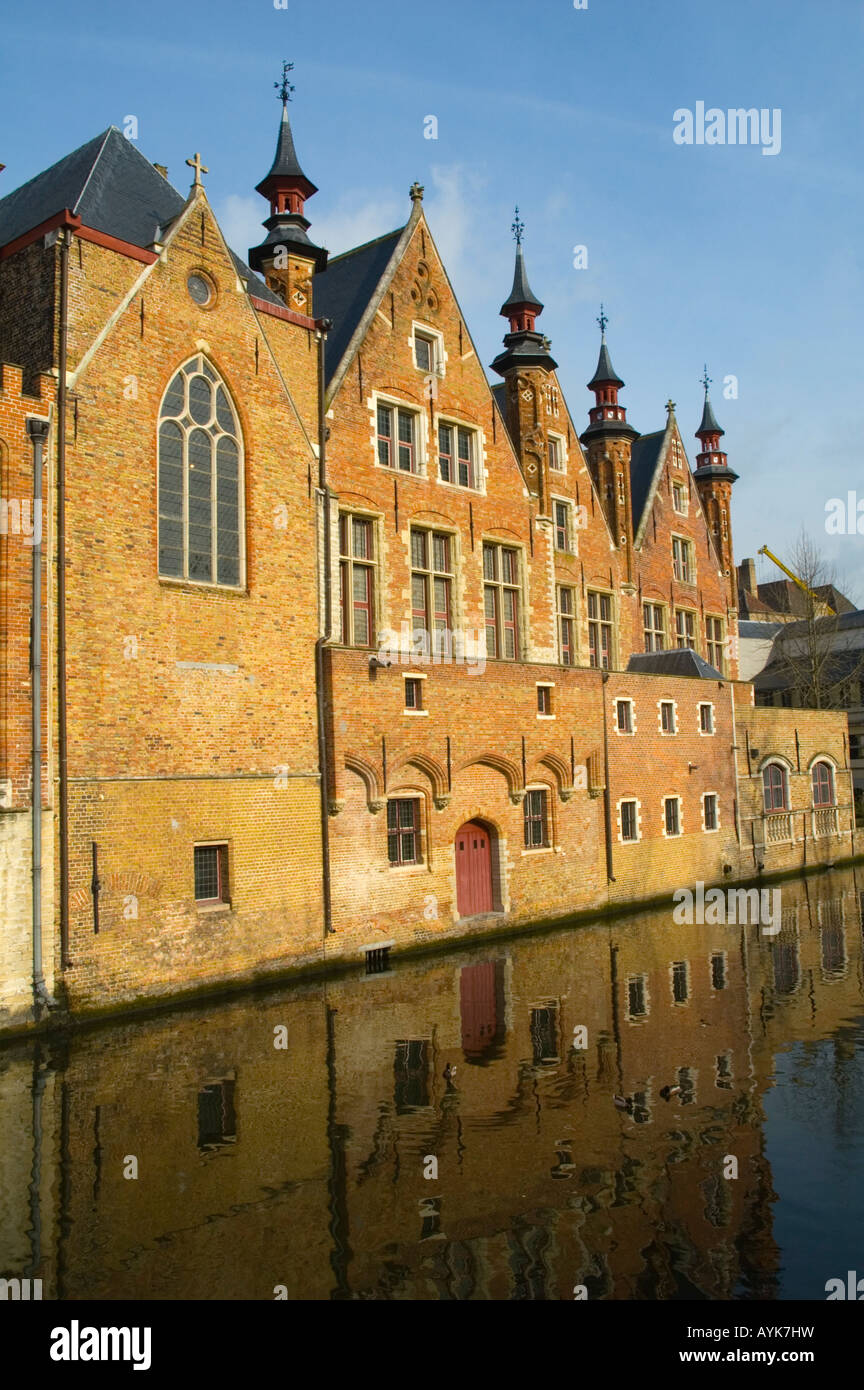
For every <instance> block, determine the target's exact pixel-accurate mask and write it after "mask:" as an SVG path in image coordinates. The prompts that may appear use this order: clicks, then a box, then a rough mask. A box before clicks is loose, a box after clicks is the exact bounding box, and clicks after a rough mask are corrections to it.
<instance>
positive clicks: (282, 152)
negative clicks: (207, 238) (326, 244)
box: [249, 63, 328, 315]
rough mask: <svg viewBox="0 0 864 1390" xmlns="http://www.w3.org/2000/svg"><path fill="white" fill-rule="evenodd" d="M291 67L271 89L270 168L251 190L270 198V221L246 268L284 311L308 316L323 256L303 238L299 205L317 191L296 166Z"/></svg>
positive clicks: (285, 66)
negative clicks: (274, 97)
mask: <svg viewBox="0 0 864 1390" xmlns="http://www.w3.org/2000/svg"><path fill="white" fill-rule="evenodd" d="M293 66H294V64H293V63H283V64H282V80H281V82H274V84H273V85H274V87H276V89H277V92H278V95H279V98H280V100H281V102H282V120H281V122H280V124H279V135H278V138H277V141H276V154H275V156H274V158H273V163H272V165H271V167H270V170H269V172H268V173H267V174H266V175H265V177H264V178H263V179H262V180H261V182H260V183H259V184H257V186H256V191H257V192H258V193H260V194H261V196H262V197H263V198H267V199H269V202H270V216H269V217H268V218H267V219H266V220H265V222H264V226H265V227H266V228H267V236H266V238H265V239H264V241H262V242H261V244H260V246H253V247H252V249H251V250H250V252H249V264H250V265H251V267H252V269H253V270H259V271H261V272H262V274H263V275H264V277H265V279H266V281H267V284H268V285H269V286H270V288H271V289H272V290H273V291H275V293H276V294H278V295H279V296H280V298H281V299H284V301H285V303H286V304H287V306H288V308H289V309H295V310H297V311H298V312H299V313H303V314H310V315H311V313H312V284H311V281H312V275H313V274H314V272H315V271H317V270H323V269H324V267H325V266H326V264H327V254H328V253H327V252H326V251H325V250H324V248H323V247H321V246H316V245H315V244H314V243H313V242H311V241H310V240H309V237H308V236H307V235H306V232H307V229H308V227H309V220H308V218H307V217H305V216H304V212H303V207H304V203H305V202H306V199H307V198H311V197H312V195H313V193H317V192H318V190H317V188H316V187H315V184H314V183H313V182H312V181H311V179H308V178H307V177H306V175H305V174H304V172H303V170H302V169H301V167H300V161H299V160H298V158H297V152H296V150H295V148H294V136H293V134H292V131H291V122H290V121H289V119H288V102H289V101H290V100H291V93H292V92H293V90H294V88H293V86H292V84H291V83H290V82H289V81H288V73H289V72H290V71H291V69H292V68H293Z"/></svg>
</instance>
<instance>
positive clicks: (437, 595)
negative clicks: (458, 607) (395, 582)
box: [411, 526, 453, 656]
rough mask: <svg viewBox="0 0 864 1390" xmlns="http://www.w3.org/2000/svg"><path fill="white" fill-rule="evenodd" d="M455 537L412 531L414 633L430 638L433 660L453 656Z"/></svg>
mask: <svg viewBox="0 0 864 1390" xmlns="http://www.w3.org/2000/svg"><path fill="white" fill-rule="evenodd" d="M452 550H453V537H452V536H449V535H448V534H447V533H446V531H427V530H426V529H425V528H424V527H419V526H412V527H411V630H412V632H414V633H418V632H423V633H425V634H426V639H425V645H426V650H427V651H428V652H429V653H430V654H432V655H433V656H441V655H446V654H449V652H450V633H451V629H452V613H451V605H452V589H453V560H452Z"/></svg>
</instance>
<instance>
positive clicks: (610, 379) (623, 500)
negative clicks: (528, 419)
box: [581, 304, 639, 583]
mask: <svg viewBox="0 0 864 1390" xmlns="http://www.w3.org/2000/svg"><path fill="white" fill-rule="evenodd" d="M597 322H598V324H599V325H600V356H599V357H598V359H597V370H596V371H595V373H594V375H593V376H592V378H591V380H590V381H589V382H588V390H589V391H593V392H594V405H593V406H592V407H591V409H590V411H589V412H588V418H589V420H590V422H591V423H590V424H589V426H588V428H587V430H585V432H584V434H583V435H582V436H581V439H582V443H583V444H584V445H585V450H586V453H587V455H588V468H589V470H590V472H591V476H592V478H593V479H594V485H595V487H596V489H597V492H598V494H599V496H600V501H601V503H602V505H603V510H604V512H605V515H606V520H607V522H608V524H609V530H610V531H611V533H612V539H613V541H614V542H615V544H616V545H617V546H618V547H619V549H621V550H623V551H624V552H625V553H626V557H627V578H626V580H625V583H632V580H633V555H632V550H633V508H632V500H631V496H630V452H631V448H632V445H633V440H634V439H638V438H639V431H638V430H634V428H633V426H632V425H628V423H627V412H626V410H625V409H624V407H623V406H622V405H619V403H618V392H619V390H620V389H621V387H622V386H623V385H624V382H623V381H622V380H621V378H620V376H618V374H617V373H616V371H615V368H614V367H613V366H612V359H611V357H610V356H609V348H608V345H607V343H606V325H607V323H608V322H609V320H608V319H607V317H606V314H605V312H604V309H603V305H602V304H601V305H600V316H599V318H598V319H597Z"/></svg>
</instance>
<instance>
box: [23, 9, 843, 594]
mask: <svg viewBox="0 0 864 1390" xmlns="http://www.w3.org/2000/svg"><path fill="white" fill-rule="evenodd" d="M862 49H864V7H862V6H861V5H860V4H859V3H857V2H856V0H819V3H818V4H817V3H812V2H811V3H809V4H808V3H804V0H796V3H794V4H790V3H788V0H758V3H754V0H725V3H724V4H722V5H710V4H706V3H700V2H699V0H690V3H688V4H681V3H680V2H678V3H676V2H675V0H651V2H650V3H649V0H587V8H586V9H580V10H576V9H574V6H573V0H496V3H491V0H488V2H487V0H484V3H478V0H438V3H436V4H435V5H422V6H421V5H410V4H407V3H405V0H371V3H367V4H365V5H359V4H357V3H350V0H330V2H329V3H324V4H317V5H308V4H298V3H296V0H288V7H287V8H286V9H276V8H275V6H274V4H273V0H208V2H207V3H204V0H197V3H195V4H191V3H189V0H175V2H174V3H172V4H169V3H166V0H151V3H149V4H148V5H147V6H146V8H141V7H140V6H128V5H118V4H114V3H112V4H93V3H88V0H81V3H79V4H77V5H75V6H70V5H68V4H60V3H58V0H42V3H40V4H39V5H38V6H37V7H30V8H25V7H19V8H18V9H17V10H16V11H9V10H7V13H6V16H5V17H4V22H3V52H2V56H0V78H2V82H0V128H2V131H3V140H2V147H0V160H2V161H5V163H6V165H7V168H6V170H5V172H4V173H3V174H2V175H0V192H2V193H6V192H10V191H11V190H12V189H13V188H15V187H17V186H18V185H19V184H20V183H23V182H24V181H26V179H28V178H30V177H32V176H33V175H34V174H36V173H38V172H39V171H40V170H41V169H43V168H45V167H47V166H48V165H49V164H51V163H53V162H54V161H55V160H57V159H58V158H60V157H61V156H62V155H63V154H65V153H67V152H68V151H69V150H71V149H74V148H75V147H76V146H77V145H79V144H82V143H83V142H84V141H85V140H87V139H89V138H91V137H92V136H93V135H95V134H97V133H98V132H99V131H100V130H102V129H104V128H105V127H106V126H108V125H110V124H112V123H113V124H115V125H117V126H119V127H120V128H121V129H122V128H123V124H124V120H125V118H126V117H127V116H129V115H134V116H136V117H137V120H138V140H137V144H138V147H139V149H140V150H141V151H142V152H143V153H144V154H145V155H146V156H147V157H148V158H149V159H151V160H155V161H158V162H159V163H162V164H166V165H167V166H168V170H169V178H170V179H171V181H172V182H173V183H174V184H175V186H176V187H178V188H179V189H180V190H181V191H183V192H185V191H186V188H187V186H188V183H189V181H190V171H189V170H187V168H186V166H185V163H184V160H185V158H186V157H187V155H190V154H192V153H193V152H194V151H195V150H200V151H201V153H202V156H203V158H204V162H205V164H207V165H208V166H209V169H210V173H209V175H207V177H206V179H205V183H206V186H207V189H208V194H209V197H210V199H211V202H212V204H213V206H214V208H215V210H216V213H217V216H219V218H220V220H221V221H222V224H223V226H224V228H225V230H226V233H227V235H228V238H229V241H231V242H232V244H233V245H234V247H235V249H236V250H238V251H239V252H240V253H241V254H244V255H245V253H246V250H247V249H248V246H249V245H251V244H253V242H254V241H257V240H258V239H259V238H260V236H261V235H263V233H261V231H260V225H259V224H260V219H261V218H262V217H263V216H265V215H266V212H267V208H266V206H265V204H264V202H263V200H262V199H260V198H259V197H258V195H257V194H256V193H255V192H254V186H255V184H256V183H257V182H258V180H259V179H260V178H261V177H262V176H263V175H264V173H266V171H267V168H268V167H269V164H270V160H271V158H272V153H273V146H274V142H275V136H276V127H277V123H278V117H279V105H278V102H277V100H276V95H275V92H274V90H273V85H272V84H273V81H274V79H275V78H276V77H277V76H278V75H279V68H280V63H281V60H282V58H283V57H284V58H287V59H288V60H289V61H293V62H294V63H295V69H294V73H293V74H292V76H293V79H294V82H295V86H296V92H295V96H294V100H293V102H292V105H291V117H292V123H293V126H294V132H295V138H296V143H297V149H298V153H299V155H300V159H301V162H302V163H303V165H304V168H305V170H306V172H307V174H308V175H309V177H310V178H312V179H313V180H314V181H315V182H316V183H317V184H318V186H319V189H320V192H319V193H318V194H317V195H316V196H315V197H314V199H312V200H311V201H310V202H309V203H308V204H307V209H306V211H307V214H308V215H309V217H310V219H311V221H312V228H311V231H310V235H312V236H313V238H315V239H316V240H318V241H320V242H323V244H325V245H326V246H328V248H329V249H330V251H331V253H332V254H336V253H338V252H340V251H343V250H346V249H347V248H348V247H349V246H351V245H356V244H358V243H359V242H362V241H364V240H367V239H369V238H370V237H373V236H376V235H379V234H381V233H384V232H386V231H389V230H391V229H392V228H393V227H396V226H400V225H401V224H402V223H403V222H404V221H405V220H406V218H407V216H408V213H409V211H410V203H409V199H408V188H409V186H410V184H411V183H412V182H413V181H414V180H415V179H419V181H420V182H421V183H423V184H424V185H425V188H426V199H425V207H426V211H427V216H428V218H429V222H430V225H431V227H432V230H433V233H434V235H435V237H436V240H437V242H438V244H439V247H440V249H441V251H442V254H443V255H444V258H445V262H446V264H447V266H448V269H449V272H450V276H451V279H452V281H453V284H454V288H455V290H456V293H457V295H458V297H459V300H460V303H461V305H462V308H463V311H464V313H465V315H466V318H467V322H468V325H469V327H470V329H471V332H472V334H473V336H474V339H475V342H476V343H477V346H478V349H479V351H480V354H481V358H482V360H483V361H484V362H486V363H488V362H490V361H491V360H492V358H493V357H494V356H495V354H496V352H497V351H498V348H499V345H500V340H501V336H502V333H503V331H504V329H505V324H504V321H503V319H501V318H499V317H498V309H499V307H500V305H501V303H502V301H503V300H504V299H505V298H506V296H507V293H508V292H509V289H510V282H511V279H512V264H513V249H514V248H513V242H512V240H511V237H510V224H511V222H512V220H513V206H514V204H515V203H518V204H519V208H520V211H521V214H522V217H523V219H524V222H525V225H526V232H525V254H526V259H527V264H528V269H529V273H530V278H531V283H532V285H533V287H534V290H535V292H536V293H537V294H538V295H539V296H540V298H541V299H543V301H544V303H545V305H546V310H545V313H544V314H543V316H542V318H541V319H540V321H539V322H540V326H541V327H542V328H543V330H544V331H545V332H546V333H547V334H548V335H549V336H550V338H551V339H552V350H553V353H554V356H555V358H556V359H557V361H558V363H559V368H560V377H561V382H562V385H563V388H564V391H565V394H566V396H567V399H568V402H569V404H570V406H571V409H572V410H573V412H574V415H575V417H576V420H577V422H578V423H579V424H580V425H581V424H582V423H583V422H584V423H586V424H587V409H588V405H589V403H590V400H591V397H590V396H589V393H588V392H587V391H586V390H585V385H584V383H585V382H586V381H587V380H588V379H589V377H590V376H591V374H592V372H593V369H594V365H595V362H596V357H597V345H598V330H597V326H596V324H595V317H596V315H597V313H598V306H599V303H600V301H601V300H602V301H603V302H604V304H605V306H606V311H607V313H608V315H609V330H608V336H609V343H610V347H611V350H612V358H613V362H614V364H615V367H616V369H617V371H618V373H619V375H621V376H623V377H624V378H625V380H626V382H627V386H626V389H625V391H624V393H623V396H622V399H623V401H624V402H625V403H626V405H627V408H628V414H629V418H630V420H631V422H632V423H633V424H634V425H635V427H636V428H637V429H639V430H640V431H642V432H643V433H647V432H649V431H651V430H655V429H658V428H661V427H662V425H663V422H664V420H665V412H664V409H663V406H664V402H665V401H666V399H667V397H669V396H670V395H671V396H672V398H673V399H674V400H675V401H676V402H677V405H678V412H677V413H678V419H679V422H680V424H681V428H682V431H683V433H684V437H685V443H686V444H687V446H688V451H689V452H690V454H691V459H692V456H693V454H695V452H696V449H697V447H698V446H697V445H696V444H695V441H693V438H692V436H693V430H694V429H695V428H696V425H697V424H698V421H699V416H700V411H701V388H700V386H699V377H700V376H701V373H702V364H703V362H704V361H707V363H708V367H709V372H710V374H711V376H712V377H713V379H714V383H715V385H714V388H713V392H712V394H713V398H714V403H715V408H716V413H717V416H718V418H719V420H720V423H721V424H722V425H723V426H724V428H725V430H726V439H725V444H726V447H727V449H728V452H729V461H730V464H731V465H732V466H733V467H734V468H735V470H736V471H737V472H738V473H739V474H740V481H739V482H738V483H737V484H736V485H735V493H734V503H733V506H734V512H733V522H734V539H735V550H736V557H737V558H738V559H739V560H740V559H742V558H743V557H745V556H747V555H754V554H755V552H756V549H757V548H758V546H760V545H762V544H768V545H769V546H770V547H771V548H772V549H773V550H775V551H776V552H778V553H780V554H781V556H783V555H786V556H788V555H789V553H790V551H791V548H792V546H793V545H794V542H795V539H796V536H797V534H798V533H799V531H800V530H801V528H802V526H803V527H804V528H805V529H806V530H807V531H808V532H809V533H810V535H811V536H812V537H813V538H814V540H815V541H816V542H817V544H818V545H819V546H820V548H822V549H824V551H825V552H826V553H827V554H828V555H829V556H830V558H831V559H832V560H833V562H834V563H835V565H836V568H837V572H838V577H839V578H840V579H841V580H843V581H845V583H846V587H847V588H848V589H849V590H850V592H851V594H852V596H853V597H855V598H856V600H857V601H858V602H859V603H861V604H864V563H862V559H864V536H857V535H846V536H828V535H826V533H825V530H824V521H825V503H826V501H827V500H828V499H829V498H831V497H837V496H842V497H845V495H846V493H847V492H848V491H849V490H858V493H859V496H860V497H861V499H862V501H864V471H862V467H861V461H862V449H861V442H860V434H861V424H860V420H859V415H860V407H859V400H860V395H861V379H862V351H861V343H862V330H861V323H862V267H861V246H862V234H861V227H862V220H864V219H862V176H861V150H862V145H864V141H862V133H864V132H862V124H864V122H862V114H861V113H862V107H861V102H860V90H861V79H860V74H861V66H862V56H864V55H862ZM699 101H702V102H704V103H705V105H706V107H709V108H710V107H717V108H720V109H722V110H724V111H725V110H727V109H728V108H733V107H756V108H758V109H760V110H761V109H763V108H765V109H767V110H772V111H773V109H774V108H779V109H780V111H781V127H780V130H781V145H780V151H779V153H778V154H776V155H773V156H772V155H763V153H762V150H761V148H760V146H758V145H752V146H751V145H730V144H726V145H722V144H718V145H710V146H709V145H697V144H693V145H689V146H687V145H678V144H676V143H675V142H674V140H673V138H672V133H673V113H674V112H675V111H676V110H678V109H680V108H689V109H691V110H695V108H696V103H697V102H699ZM428 115H434V116H436V117H437V121H438V138H437V139H436V140H431V139H426V138H424V118H425V117H426V116H428ZM581 245H584V246H586V247H587V251H588V265H587V268H584V269H575V268H574V266H573V259H574V257H573V248H574V246H581ZM729 376H735V377H737V382H738V387H737V389H738V396H737V399H728V398H724V394H723V389H724V388H723V382H724V379H725V378H727V377H729ZM727 390H731V387H727ZM691 442H692V445H693V447H692V449H691V448H690V445H691ZM862 525H864V519H862ZM759 576H760V578H765V579H773V578H778V577H779V573H778V571H776V570H775V569H774V567H773V566H772V565H771V564H770V563H769V562H768V561H767V560H763V559H760V561H759Z"/></svg>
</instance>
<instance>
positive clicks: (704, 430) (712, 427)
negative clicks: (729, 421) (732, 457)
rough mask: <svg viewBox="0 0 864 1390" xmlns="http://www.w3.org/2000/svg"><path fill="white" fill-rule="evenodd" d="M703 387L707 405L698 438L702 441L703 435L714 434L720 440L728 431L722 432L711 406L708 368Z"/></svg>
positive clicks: (704, 407)
mask: <svg viewBox="0 0 864 1390" xmlns="http://www.w3.org/2000/svg"><path fill="white" fill-rule="evenodd" d="M702 385H703V386H704V387H705V404H704V405H703V407H702V423H701V425H700V426H699V428H698V430H697V431H696V437H697V438H698V439H701V438H702V435H703V434H713V435H716V436H717V438H718V439H719V437H720V435H721V434H725V433H726V431H725V430H721V428H720V426H719V425H718V423H717V417H716V415H715V414H714V409H713V407H712V405H711V397H710V395H709V394H708V387H709V386H710V385H711V378H710V376H709V375H708V368H707V367H706V368H705V371H704V375H703V376H702ZM716 447H717V445H716V444H715V445H714V448H715V449H716Z"/></svg>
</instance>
